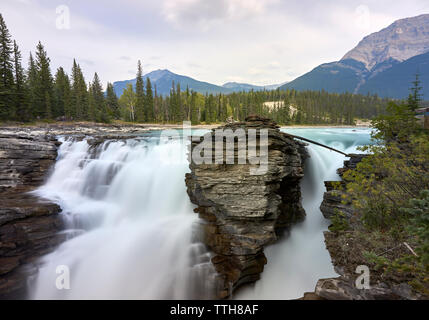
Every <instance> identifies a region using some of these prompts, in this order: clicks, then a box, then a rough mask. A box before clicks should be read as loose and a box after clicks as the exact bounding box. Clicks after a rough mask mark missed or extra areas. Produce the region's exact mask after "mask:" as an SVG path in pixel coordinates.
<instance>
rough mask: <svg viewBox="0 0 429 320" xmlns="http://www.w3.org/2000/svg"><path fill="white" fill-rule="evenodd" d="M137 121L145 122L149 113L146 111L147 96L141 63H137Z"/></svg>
mask: <svg viewBox="0 0 429 320" xmlns="http://www.w3.org/2000/svg"><path fill="white" fill-rule="evenodd" d="M135 108H136V121H138V122H145V121H146V120H147V118H146V116H147V111H146V110H145V94H144V83H143V69H142V64H141V61H140V60H139V61H138V63H137V78H136V106H135Z"/></svg>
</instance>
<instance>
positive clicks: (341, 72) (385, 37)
mask: <svg viewBox="0 0 429 320" xmlns="http://www.w3.org/2000/svg"><path fill="white" fill-rule="evenodd" d="M417 73H419V74H420V80H421V86H422V87H423V94H425V93H426V95H425V97H424V98H426V99H429V14H424V15H420V16H417V17H413V18H407V19H401V20H398V21H396V22H394V23H393V24H391V25H390V26H388V27H387V28H385V29H383V30H381V31H379V32H376V33H373V34H371V35H369V36H367V37H365V38H364V39H363V40H362V41H361V42H359V44H358V45H357V46H356V47H355V48H354V49H353V50H351V51H349V52H348V53H347V54H346V55H345V56H344V57H343V58H342V59H341V60H340V61H336V62H331V63H326V64H322V65H320V66H318V67H316V68H315V69H313V70H312V71H310V72H308V73H306V74H304V75H303V76H300V77H298V78H297V79H295V80H293V81H291V82H285V83H283V84H277V85H268V86H255V85H252V84H246V83H237V82H228V83H225V84H224V85H223V86H218V85H215V84H211V83H208V82H202V81H198V80H195V79H193V78H190V77H187V76H182V75H178V74H175V73H173V72H171V71H169V70H156V71H153V72H150V73H148V74H146V75H145V76H144V78H147V77H149V78H150V80H151V82H152V84H153V85H156V88H157V92H158V94H162V95H168V94H169V93H170V89H171V84H172V82H173V81H174V83H176V84H177V83H180V86H181V88H182V89H183V90H185V89H186V87H189V89H190V90H194V91H197V92H200V93H203V94H205V93H209V94H210V93H213V94H217V93H223V94H228V93H232V92H239V91H246V92H247V91H250V90H255V91H258V90H264V89H265V90H275V89H277V88H280V89H292V88H293V89H296V90H300V91H302V90H315V91H319V90H325V91H328V92H336V93H342V92H350V93H361V94H368V93H370V94H378V95H379V96H381V97H390V98H398V99H402V98H406V97H407V96H408V93H409V88H410V86H411V82H412V81H413V80H414V79H415V75H416V74H417ZM128 83H132V84H133V85H134V86H135V83H136V80H135V79H133V80H126V81H118V82H115V83H114V88H115V92H116V94H117V95H118V96H120V95H121V94H122V92H123V90H124V89H125V87H126V85H127V84H128Z"/></svg>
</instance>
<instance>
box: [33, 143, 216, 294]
mask: <svg viewBox="0 0 429 320" xmlns="http://www.w3.org/2000/svg"><path fill="white" fill-rule="evenodd" d="M153 140H154V139H150V140H149V141H136V140H129V141H127V142H111V143H109V142H106V143H104V144H103V145H102V146H100V147H98V148H97V150H96V152H94V150H92V151H91V150H90V149H89V145H88V144H87V142H86V141H81V142H70V141H68V142H65V143H63V145H62V146H61V148H60V151H59V155H60V159H59V161H58V162H57V163H56V165H55V169H54V173H53V175H52V176H51V177H50V179H49V180H48V182H47V183H46V185H45V186H43V187H42V188H41V189H39V190H38V194H39V195H40V196H42V197H45V198H48V199H53V200H55V201H57V202H58V203H59V204H60V205H61V207H62V208H63V213H64V216H65V217H66V219H67V222H68V227H69V231H68V232H69V233H70V235H71V239H70V240H68V241H66V242H65V243H63V244H62V245H61V246H60V247H59V248H58V249H57V250H56V251H55V252H53V253H52V254H50V255H47V256H45V257H44V258H43V260H42V265H43V266H42V268H41V269H40V271H39V275H38V276H37V279H35V282H34V283H33V284H32V285H31V286H30V290H31V298H34V299H187V298H209V297H210V294H211V293H212V288H211V284H212V283H213V281H210V279H207V278H208V277H213V276H214V271H213V268H212V266H211V263H209V261H210V255H209V253H208V252H207V251H206V249H205V247H204V245H202V244H201V243H199V242H197V241H196V236H197V235H198V234H197V232H196V231H197V230H196V229H197V227H198V221H199V220H198V217H197V215H196V214H195V213H193V211H192V210H193V207H192V205H191V203H190V201H189V199H188V196H187V194H186V191H185V184H184V175H185V173H186V172H187V171H188V166H187V161H186V158H185V157H186V153H185V149H186V147H185V146H184V145H183V144H182V142H180V141H178V140H177V141H172V142H168V143H163V144H157V143H156V142H154V141H153ZM73 236H75V237H73ZM59 265H65V266H67V267H68V268H69V270H70V290H58V289H57V287H56V278H57V277H58V274H56V268H57V266H59Z"/></svg>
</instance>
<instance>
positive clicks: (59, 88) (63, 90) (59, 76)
mask: <svg viewBox="0 0 429 320" xmlns="http://www.w3.org/2000/svg"><path fill="white" fill-rule="evenodd" d="M70 95H71V88H70V79H69V77H68V75H67V74H66V73H65V72H64V69H63V68H62V67H59V68H58V70H57V73H56V74H55V81H54V104H55V105H54V111H53V112H54V117H56V118H57V117H64V118H65V119H71V117H72V110H71V101H70V99H71V96H70Z"/></svg>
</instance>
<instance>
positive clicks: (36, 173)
mask: <svg viewBox="0 0 429 320" xmlns="http://www.w3.org/2000/svg"><path fill="white" fill-rule="evenodd" d="M57 147H58V141H57V140H56V139H54V138H52V137H49V136H24V137H23V136H21V135H19V134H13V133H10V134H7V135H5V134H0V298H6V299H7V298H22V297H23V295H24V293H25V286H26V280H27V278H28V276H29V275H30V274H29V271H30V270H33V271H34V268H32V267H31V265H32V263H33V262H35V261H36V260H37V258H39V257H40V256H42V255H44V254H46V253H48V252H50V251H51V250H52V249H53V248H55V247H56V246H57V245H58V244H59V243H61V242H62V241H63V240H64V235H61V234H59V231H60V230H62V229H63V220H62V219H61V217H60V215H59V212H60V211H61V209H60V207H59V206H58V205H56V204H54V203H51V202H49V201H42V200H40V199H38V198H37V197H35V196H33V195H31V194H29V192H31V191H33V190H34V189H35V188H37V187H38V186H39V185H40V184H42V183H43V181H44V179H45V178H46V175H47V173H48V172H49V170H50V168H51V167H52V165H53V164H54V163H55V159H56V157H57Z"/></svg>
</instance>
